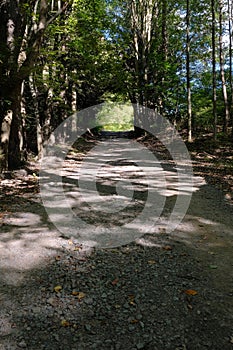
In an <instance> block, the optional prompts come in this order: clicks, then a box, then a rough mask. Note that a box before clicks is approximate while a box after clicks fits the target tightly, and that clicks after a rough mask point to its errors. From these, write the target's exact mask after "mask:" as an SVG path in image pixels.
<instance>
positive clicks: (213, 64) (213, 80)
mask: <svg viewBox="0 0 233 350" xmlns="http://www.w3.org/2000/svg"><path fill="white" fill-rule="evenodd" d="M211 13H212V28H211V31H212V102H213V122H214V130H213V131H214V140H215V141H216V140H217V121H218V118H217V92H216V43H215V33H216V27H215V0H211Z"/></svg>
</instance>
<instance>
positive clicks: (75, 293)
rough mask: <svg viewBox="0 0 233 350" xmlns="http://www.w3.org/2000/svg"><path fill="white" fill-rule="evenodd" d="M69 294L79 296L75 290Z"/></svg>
mask: <svg viewBox="0 0 233 350" xmlns="http://www.w3.org/2000/svg"><path fill="white" fill-rule="evenodd" d="M71 294H72V295H74V296H75V297H76V296H77V295H79V292H76V290H73V292H72V293H71Z"/></svg>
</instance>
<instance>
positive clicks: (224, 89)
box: [219, 0, 230, 133]
mask: <svg viewBox="0 0 233 350" xmlns="http://www.w3.org/2000/svg"><path fill="white" fill-rule="evenodd" d="M222 17H223V2H222V0H219V63H220V72H221V81H222V94H223V100H224V107H225V116H224V124H223V131H224V132H225V133H227V130H228V126H229V121H230V112H229V105H228V96H227V87H226V79H225V69H224V63H225V62H224V54H223V28H222V25H223V18H222Z"/></svg>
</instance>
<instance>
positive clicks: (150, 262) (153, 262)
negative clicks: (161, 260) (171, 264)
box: [148, 260, 157, 265]
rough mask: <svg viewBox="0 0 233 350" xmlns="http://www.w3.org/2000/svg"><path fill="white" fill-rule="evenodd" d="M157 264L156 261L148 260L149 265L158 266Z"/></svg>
mask: <svg viewBox="0 0 233 350" xmlns="http://www.w3.org/2000/svg"><path fill="white" fill-rule="evenodd" d="M156 263H157V261H155V260H148V264H149V265H154V264H156Z"/></svg>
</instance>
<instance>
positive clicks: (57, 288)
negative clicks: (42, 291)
mask: <svg viewBox="0 0 233 350" xmlns="http://www.w3.org/2000/svg"><path fill="white" fill-rule="evenodd" d="M61 290H62V286H56V287H54V292H56V293H59V292H60V291H61Z"/></svg>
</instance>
